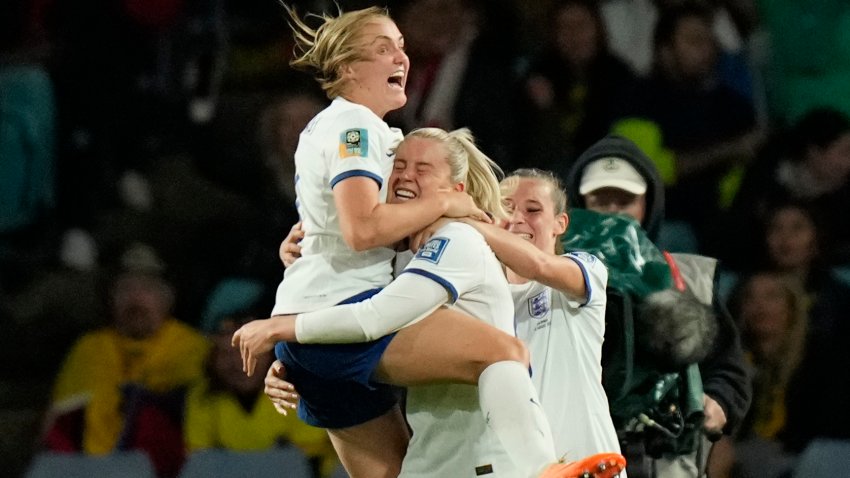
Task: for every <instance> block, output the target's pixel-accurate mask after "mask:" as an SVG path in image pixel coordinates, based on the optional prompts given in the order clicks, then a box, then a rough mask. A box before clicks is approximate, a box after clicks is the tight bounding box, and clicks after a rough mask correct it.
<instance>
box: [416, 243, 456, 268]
mask: <svg viewBox="0 0 850 478" xmlns="http://www.w3.org/2000/svg"><path fill="white" fill-rule="evenodd" d="M448 243H449V240H448V239H446V238H445V237H435V238H433V239H431V240H430V241H428V242H426V243H425V245H424V246H422V247H420V248H419V251H417V252H416V259H422V260H423V261H428V262H433V263H434V264H438V263H439V262H440V258H441V257H443V252H445V250H446V246H447V245H448Z"/></svg>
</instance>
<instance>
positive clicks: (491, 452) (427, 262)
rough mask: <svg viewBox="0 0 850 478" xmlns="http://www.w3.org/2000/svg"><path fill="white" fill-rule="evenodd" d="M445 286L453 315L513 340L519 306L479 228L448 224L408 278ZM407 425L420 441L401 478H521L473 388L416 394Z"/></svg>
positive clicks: (436, 388)
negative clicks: (470, 318)
mask: <svg viewBox="0 0 850 478" xmlns="http://www.w3.org/2000/svg"><path fill="white" fill-rule="evenodd" d="M404 274H419V275H421V276H424V277H428V278H430V279H432V280H434V281H436V282H437V283H439V284H441V285H442V286H443V287H445V289H446V290H447V291H448V292H449V294H450V295H451V296H452V298H454V299H456V300H455V302H454V304H452V305H451V307H453V308H456V309H458V310H460V311H463V312H465V313H467V314H469V315H472V316H474V317H477V318H479V319H481V320H484V321H485V322H487V323H489V324H491V325H494V326H495V327H497V328H499V329H501V330H503V331H505V332H507V333H509V334H511V335H514V328H513V327H514V320H513V302H512V301H511V296H510V290H509V289H508V284H507V281H506V280H505V276H504V273H503V272H502V266H501V264H500V263H499V261H498V260H497V259H496V256H495V255H494V254H493V252H492V251H491V250H490V247H489V246H488V245H487V243H486V242H485V241H484V238H483V237H482V236H481V234H479V233H478V232H477V231H476V230H475V229H474V228H473V227H471V226H469V225H466V224H462V223H457V222H453V223H449V224H447V225H446V226H444V227H442V228H441V229H440V230H439V231H437V233H436V234H435V235H434V237H433V238H431V240H430V241H428V242H427V243H426V244H425V245H424V246H423V247H422V248H421V249H420V250H419V251H418V252H417V253H416V255H415V256H414V258H413V259H412V260H411V261H410V263H409V264H408V265H407V267H406V268H405V269H404V271H403V272H402V275H404ZM407 419H408V422H409V423H410V426H411V428H412V430H413V437H412V438H411V440H410V444H409V446H408V448H407V455H406V456H405V459H404V463H403V464H402V470H401V474H400V475H399V477H400V478H423V477H429V478H437V477H439V478H445V477H458V478H464V477H470V478H474V477H476V476H483V477H485V478H493V477H505V478H513V477H516V476H518V473H517V471H516V469H515V468H514V466H513V464H512V462H511V460H510V457H509V456H508V455H507V452H506V451H505V450H504V448H503V447H502V445H501V442H499V440H498V438H497V437H496V435H495V434H494V433H493V432H492V430H490V428H489V427H488V426H487V423H486V420H485V418H484V416H483V414H482V413H481V408H480V405H479V403H478V389H477V387H475V386H473V385H456V384H441V385H429V386H416V387H410V388H409V389H408V392H407Z"/></svg>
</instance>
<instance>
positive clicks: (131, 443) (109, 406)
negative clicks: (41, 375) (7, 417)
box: [46, 244, 209, 474]
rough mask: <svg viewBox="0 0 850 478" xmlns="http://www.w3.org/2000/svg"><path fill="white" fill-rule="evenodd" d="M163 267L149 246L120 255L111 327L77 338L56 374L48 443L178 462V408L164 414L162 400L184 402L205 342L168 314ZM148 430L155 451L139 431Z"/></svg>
mask: <svg viewBox="0 0 850 478" xmlns="http://www.w3.org/2000/svg"><path fill="white" fill-rule="evenodd" d="M164 271H165V265H164V264H163V263H162V261H161V260H160V259H159V257H158V256H157V255H156V253H155V252H154V251H153V250H152V249H151V248H150V247H148V246H146V245H139V244H137V245H134V246H132V247H130V248H129V249H128V250H127V251H126V252H125V253H124V254H123V255H122V256H121V259H120V264H119V267H118V269H117V273H116V275H115V276H114V278H113V279H112V282H111V287H110V299H111V301H110V305H111V308H112V314H113V321H112V323H111V325H109V326H107V327H105V328H102V329H99V330H94V331H91V332H89V333H86V334H84V335H83V336H82V337H80V338H79V339H78V340H77V342H76V343H75V344H74V345H73V347H72V348H71V351H70V352H69V354H68V355H67V356H66V358H65V360H64V363H63V365H62V367H61V369H60V371H59V373H58V375H57V379H56V382H55V385H54V390H53V398H52V403H51V407H50V411H49V415H48V419H49V428H48V433H47V436H46V446H47V448H49V449H52V450H63V451H79V452H84V453H90V454H106V453H110V452H112V451H115V450H117V449H126V448H145V449H146V451H148V453H149V454H150V455H151V458H152V460H153V461H154V464H155V466H156V467H157V469H158V471H160V472H164V473H166V474H167V473H169V472H174V471H175V470H176V469H178V468H179V466H180V465H181V464H182V459H183V449H182V443H181V440H180V438H179V437H180V435H179V433H180V420H181V417H180V416H179V415H180V413H179V412H178V413H177V416H174V415H173V414H172V415H169V414H168V413H167V412H166V411H164V409H163V408H162V407H161V406H162V405H163V403H164V402H166V401H171V402H174V401H175V400H176V401H177V402H179V401H180V400H182V397H183V395H182V394H181V393H180V392H181V390H185V388H187V387H188V386H189V384H190V383H192V382H194V381H197V380H200V379H201V377H202V376H203V374H204V369H203V366H204V361H205V359H206V356H207V353H208V350H209V343H208V341H207V339H206V338H205V337H204V336H203V335H202V334H201V333H200V332H198V331H196V330H195V329H194V328H192V327H191V326H189V325H188V324H186V323H183V322H181V321H179V320H177V319H176V318H174V317H172V316H171V315H170V310H171V307H172V305H173V303H174V291H173V289H172V288H171V286H170V285H169V284H168V282H167V281H166V280H165V277H164ZM147 405H154V408H159V410H160V411H161V412H162V413H159V412H154V414H155V416H156V418H153V421H150V420H151V418H152V417H153V416H154V415H151V414H150V413H148V412H149V411H150V410H151V408H150V407H147ZM166 408H170V409H174V408H175V407H173V406H171V407H166ZM176 408H177V409H178V410H179V408H180V407H179V406H178V407H176ZM69 417H76V418H69ZM145 420H148V424H147V425H146V424H145V423H144V422H145ZM150 423H156V425H155V426H153V425H150ZM172 425H173V430H172V429H171V428H170V426H172ZM164 427H165V428H164ZM153 428H156V429H157V430H158V432H157V435H158V437H157V439H155V440H150V444H152V446H154V448H156V449H155V450H154V449H149V448H148V445H146V444H142V443H141V442H142V441H144V438H141V437H140V436H139V434H138V432H139V430H150V429H153ZM169 432H171V433H169ZM168 437H171V439H168ZM148 438H151V437H148Z"/></svg>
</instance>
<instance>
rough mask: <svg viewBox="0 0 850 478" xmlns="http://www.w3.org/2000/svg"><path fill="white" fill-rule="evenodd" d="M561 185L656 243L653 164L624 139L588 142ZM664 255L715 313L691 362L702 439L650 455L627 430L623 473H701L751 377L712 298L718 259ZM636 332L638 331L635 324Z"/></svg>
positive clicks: (659, 203) (575, 200) (732, 423)
mask: <svg viewBox="0 0 850 478" xmlns="http://www.w3.org/2000/svg"><path fill="white" fill-rule="evenodd" d="M567 191H568V192H570V193H571V195H572V196H573V197H570V198H569V203H570V204H573V205H574V207H580V208H587V209H590V210H594V211H596V212H602V213H609V214H610V213H616V214H624V215H627V216H631V217H632V218H634V219H635V220H636V221H638V222H639V223H640V225H641V226H642V227H643V229H644V230H645V231H646V233H647V236H648V237H649V238H650V239H651V240H652V241H653V242H656V241H657V239H658V237H659V231H660V226H661V222H662V220H663V217H664V185H663V182H662V180H661V177H660V175H659V172H658V170H657V168H656V166H655V164H654V163H653V162H652V161H651V160H650V159H649V157H647V155H646V154H644V153H643V151H641V150H640V149H639V148H638V147H637V146H636V145H635V143H633V142H632V141H631V140H628V139H626V138H623V137H620V136H614V135H611V136H607V137H605V138H603V139H601V140H600V141H598V142H596V143H595V144H594V145H592V146H591V147H590V148H588V149H587V150H586V151H585V152H584V153H582V155H581V156H579V158H578V159H577V161H576V163H575V164H574V165H573V167H572V169H571V170H570V173H569V175H568V176H567ZM625 243H626V242H624V244H625ZM626 252H628V253H631V252H632V251H624V253H626ZM665 255H666V256H667V258H668V262H670V265H671V271H674V272H673V275H674V278H675V277H676V276H678V279H680V280H675V279H674V283H675V284H676V287H675V288H678V289H679V290H680V291H682V292H687V293H688V294H691V293H692V294H693V295H695V296H696V297H697V298H698V299H699V300H700V302H703V304H705V305H707V306H709V305H710V306H711V308H712V309H713V312H714V315H715V316H716V318H717V329H718V331H717V334H716V339H715V340H714V343H713V344H712V346H711V351H710V352H709V354H708V356H707V357H706V358H705V359H703V360H702V361H700V362H699V363H698V366H699V372H700V374H701V380H702V386H703V391H704V396H703V407H704V415H705V420H704V422H703V430H702V431H703V439H702V440H699V443H698V444H696V449H695V450H693V451H691V452H690V453H685V454H678V453H664V454H662V455H661V457H659V458H656V457H650V456H649V455H648V454H647V453H646V449H644V448H643V446H642V445H643V444H641V443H638V442H639V440H640V438H638V437H636V436H633V435H630V436H628V437H627V439H626V441H627V443H625V446H624V447H623V450H624V454H625V455H626V459H627V462H628V468H627V471H628V473H629V476H630V477H635V476H651V477H654V478H670V477H695V478H696V477H703V476H705V461H706V459H707V457H708V451H709V449H710V446H711V445H710V443H709V441H708V439H709V438H710V439H711V440H716V439H718V438H719V437H720V436H721V435H722V434H727V435H728V434H731V433H733V432H734V431H735V430H736V429H737V427H738V426H739V424H740V422H741V420H742V419H743V417H744V415H745V414H746V412H747V410H748V408H749V404H750V400H751V395H752V390H751V383H750V377H749V373H748V371H747V369H746V366H745V362H744V357H743V353H742V350H741V343H740V337H739V333H738V330H737V328H736V326H735V324H734V322H733V321H732V318H731V317H730V316H729V315H728V312H726V310H725V308H724V307H722V306H720V304H719V302H718V300H717V297H716V293H715V287H716V282H715V276H716V275H717V261H716V260H715V259H713V258H710V257H704V256H698V255H693V254H665ZM609 285H610V283H609ZM676 307H678V305H674V306H673V310H674V311H677V310H680V309H676ZM676 314H678V315H681V320H682V321H686V320H687V319H686V318H685V315H686V313H685V312H681V311H679V312H674V314H673V315H676ZM608 322H609V323H613V322H614V321H610V320H609V321H608ZM616 323H620V322H616ZM635 333H636V336H637V337H640V336H641V333H640V331H639V330H636V331H635ZM669 333H671V334H672V333H673V331H669ZM637 345H638V346H639V345H641V344H637ZM603 365H604V364H603ZM612 411H613V409H612ZM618 432H622V430H618Z"/></svg>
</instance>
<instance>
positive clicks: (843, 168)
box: [806, 132, 850, 182]
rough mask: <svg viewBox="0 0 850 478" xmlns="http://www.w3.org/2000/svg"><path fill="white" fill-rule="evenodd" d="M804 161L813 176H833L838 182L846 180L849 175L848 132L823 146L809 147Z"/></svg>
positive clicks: (849, 137) (849, 139)
mask: <svg viewBox="0 0 850 478" xmlns="http://www.w3.org/2000/svg"><path fill="white" fill-rule="evenodd" d="M806 163H807V164H808V166H809V167H810V168H811V169H812V171H813V172H814V174H815V177H818V178H835V179H836V180H837V181H838V182H843V181H844V180H846V179H847V176H848V175H850V132H848V133H845V134H844V135H842V136H839V137H838V139H836V140H835V141H833V142H832V143H830V144H829V146H827V147H825V148H820V147H818V146H812V147H810V148H809V150H808V152H807V154H806Z"/></svg>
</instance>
